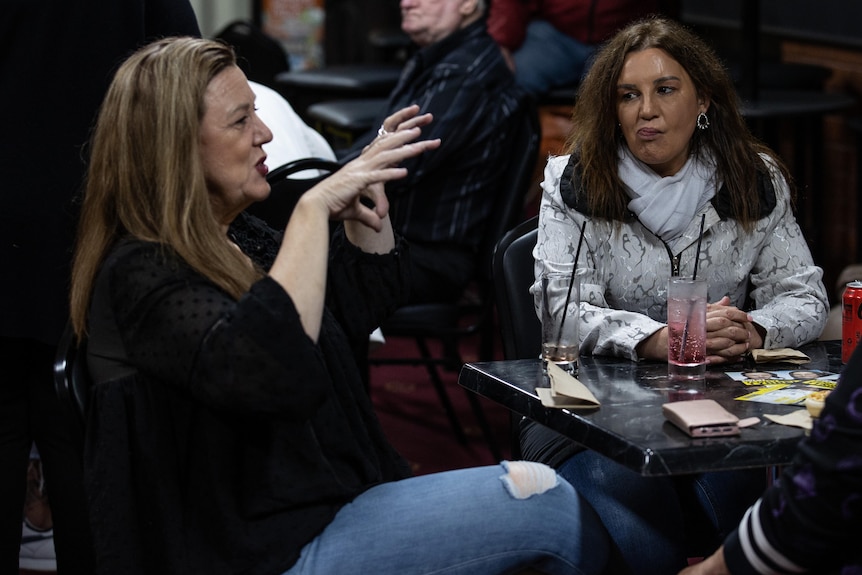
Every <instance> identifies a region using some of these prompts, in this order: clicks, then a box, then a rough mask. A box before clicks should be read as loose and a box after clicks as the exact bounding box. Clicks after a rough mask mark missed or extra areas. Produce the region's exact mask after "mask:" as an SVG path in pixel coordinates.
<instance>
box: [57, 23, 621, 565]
mask: <svg viewBox="0 0 862 575" xmlns="http://www.w3.org/2000/svg"><path fill="white" fill-rule="evenodd" d="M254 101H255V97H254V93H253V92H252V90H251V88H250V87H249V85H248V82H247V81H246V78H245V76H244V75H243V73H242V71H241V70H240V69H239V68H238V67H237V66H236V59H235V55H234V53H233V52H232V50H231V49H230V48H229V47H228V46H226V45H224V44H221V43H218V42H213V41H208V40H201V39H195V38H168V39H164V40H160V41H157V42H154V43H152V44H150V45H148V46H146V47H144V48H142V49H141V50H140V51H138V52H137V53H136V54H134V55H133V56H132V57H131V58H130V59H128V60H127V61H126V62H125V63H124V64H123V65H122V66H121V68H120V69H119V71H118V72H117V75H116V77H115V79H114V81H113V83H112V84H111V86H110V88H109V90H108V93H107V96H106V98H105V101H104V104H103V105H102V109H101V112H100V115H99V119H98V121H97V124H96V128H95V130H94V133H93V138H92V144H91V148H90V149H91V160H90V168H89V173H88V179H87V185H86V190H85V194H84V198H83V205H82V210H81V222H80V226H79V235H78V240H77V243H76V248H75V256H74V264H73V275H72V289H71V310H72V323H73V325H74V329H75V333H76V334H77V336H78V338H79V341H80V342H82V343H84V342H86V361H87V367H88V369H89V374H90V376H91V378H92V380H93V383H94V385H93V388H92V395H91V407H90V411H89V417H88V429H87V436H86V447H85V481H86V485H87V493H88V498H89V499H88V501H89V505H90V510H91V515H92V517H93V523H92V524H93V533H94V539H95V543H96V557H97V564H98V565H97V566H98V569H97V571H98V573H101V574H106V575H107V574H110V575H114V574H119V573H121V574H123V575H134V574H137V573H141V574H143V573H147V574H149V573H165V574H176V575H180V574H187V573H240V572H241V573H248V574H250V575H256V574H260V575H276V574H281V573H284V574H290V575H294V574H300V573H380V574H387V573H393V574H396V573H397V574H402V573H417V574H418V573H465V572H470V573H488V574H491V573H508V572H516V571H517V570H518V569H520V568H527V567H531V568H535V569H538V570H540V571H542V572H545V573H551V574H563V573H572V574H575V573H577V574H589V573H599V572H601V570H602V568H603V567H604V561H605V558H606V555H607V534H606V533H605V531H604V530H603V529H602V527H601V524H600V522H599V520H598V518H597V517H596V516H595V515H594V514H593V513H592V511H591V510H590V509H589V508H588V507H587V506H583V505H581V504H580V502H579V500H578V497H577V494H576V493H575V492H574V490H572V488H571V486H570V485H568V484H567V483H566V482H565V481H562V480H560V479H559V478H558V476H557V475H556V474H555V473H554V472H553V470H552V469H550V468H549V467H547V466H544V465H541V464H536V463H532V462H523V461H521V462H503V463H501V464H500V465H494V466H488V467H483V468H474V469H464V470H458V471H452V472H447V473H438V474H432V475H426V476H421V477H416V478H408V467H407V464H406V462H405V461H404V460H403V459H402V458H401V457H400V456H399V455H398V454H397V453H396V452H395V450H394V449H393V448H392V446H391V445H390V444H389V443H388V441H387V440H386V438H385V437H384V435H383V432H382V430H381V427H380V425H379V422H378V421H377V419H376V417H375V415H374V411H373V408H372V405H371V400H370V398H369V397H368V395H367V393H366V391H365V389H364V387H363V385H362V381H361V378H360V374H359V371H358V369H357V366H356V363H355V362H354V360H353V357H352V356H351V354H350V353H349V350H350V347H351V342H354V343H355V342H357V341H360V340H362V339H365V338H367V337H368V333H369V332H370V331H371V329H373V328H374V327H375V326H376V325H377V324H378V323H379V322H380V320H381V319H382V318H383V317H384V316H385V315H386V314H387V313H390V312H391V311H392V310H393V309H394V308H395V306H396V305H398V304H399V303H400V302H401V301H403V299H404V290H405V286H406V282H407V279H408V277H407V275H408V273H409V266H408V265H407V262H406V261H405V260H406V259H407V258H409V257H410V247H409V245H408V244H406V243H405V242H404V240H403V239H402V238H400V237H398V236H397V235H396V234H395V233H394V232H393V230H392V226H391V222H390V219H389V216H388V213H387V208H388V204H387V200H386V195H385V192H384V190H383V183H385V182H388V181H392V180H395V179H398V178H403V177H404V176H405V175H406V170H405V169H404V168H403V167H400V164H401V163H402V162H403V161H404V160H405V159H407V158H409V157H412V156H415V155H417V154H421V153H425V152H428V151H431V150H434V149H436V148H437V147H438V146H439V145H440V142H439V140H417V138H418V137H419V136H420V133H421V128H422V127H424V126H426V125H428V123H429V122H430V121H431V119H432V118H431V116H429V115H427V114H422V115H419V114H418V111H419V109H418V107H417V106H412V107H408V108H405V109H403V110H399V111H397V112H396V113H394V114H392V115H391V116H389V117H387V118H386V119H385V121H384V124H383V127H384V129H385V132H384V133H383V134H382V135H381V136H378V137H377V138H375V140H374V141H373V142H371V143H370V144H369V145H368V147H367V148H366V149H365V151H364V152H363V153H362V154H360V155H359V156H358V157H357V158H356V159H354V160H352V161H350V162H348V163H346V164H345V165H344V166H343V167H342V168H341V169H340V170H338V171H337V172H335V173H334V174H333V175H331V176H329V177H328V178H326V179H324V180H323V181H322V182H320V183H318V184H316V185H315V186H314V187H312V188H311V189H309V190H308V191H307V192H305V193H304V194H303V195H302V196H301V198H300V199H299V201H298V203H297V205H296V207H295V209H294V210H293V212H292V215H291V218H290V221H289V222H288V225H287V227H286V228H285V231H284V232H283V234H282V233H281V232H276V231H275V230H273V229H271V228H269V227H267V226H266V225H265V224H264V223H263V221H261V220H259V219H257V218H255V217H253V216H251V215H249V214H248V213H247V212H245V211H244V210H245V208H246V207H248V206H249V205H250V204H251V203H252V202H255V201H260V200H262V199H265V198H266V197H267V195H268V194H269V191H270V188H269V184H268V183H267V181H266V174H267V171H268V168H267V165H266V159H267V158H266V153H265V152H264V151H263V150H264V147H265V146H266V144H267V143H268V142H270V140H271V138H272V133H271V132H270V130H269V128H268V127H267V126H266V125H265V124H264V123H263V122H261V120H260V118H259V117H258V116H257V114H256V112H255V103H254ZM131 102H134V103H135V105H134V106H132V105H130V103H131ZM132 164H133V165H134V166H135V169H134V170H129V169H125V167H127V166H129V165H132ZM331 221H338V222H340V224H339V225H338V227H337V229H336V230H335V231H334V232H332V231H331V229H330V223H331Z"/></svg>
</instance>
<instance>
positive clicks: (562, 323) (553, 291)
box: [541, 272, 581, 373]
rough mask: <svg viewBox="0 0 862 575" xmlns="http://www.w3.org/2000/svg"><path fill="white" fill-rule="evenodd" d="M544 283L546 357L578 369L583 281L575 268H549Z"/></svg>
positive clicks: (570, 371)
mask: <svg viewBox="0 0 862 575" xmlns="http://www.w3.org/2000/svg"><path fill="white" fill-rule="evenodd" d="M541 286H542V309H541V311H542V313H541V319H542V359H543V360H544V361H545V362H549V361H552V362H554V363H556V364H557V365H559V366H560V367H561V368H563V369H564V370H566V371H568V372H569V373H575V372H577V369H578V349H579V346H580V341H579V340H578V323H580V301H581V297H580V296H581V289H580V288H581V286H580V281H579V279H578V277H577V275H574V276H573V275H572V273H571V272H545V273H544V274H542V277H541Z"/></svg>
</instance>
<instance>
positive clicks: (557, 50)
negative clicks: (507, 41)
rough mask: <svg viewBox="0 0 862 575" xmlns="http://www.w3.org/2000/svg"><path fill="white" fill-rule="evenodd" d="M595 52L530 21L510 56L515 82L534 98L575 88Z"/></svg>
mask: <svg viewBox="0 0 862 575" xmlns="http://www.w3.org/2000/svg"><path fill="white" fill-rule="evenodd" d="M595 51H596V47H595V46H594V45H590V44H582V43H581V42H579V41H577V40H575V39H574V38H572V37H570V36H566V35H565V34H563V33H562V32H560V31H559V30H557V29H556V28H554V27H553V26H552V25H551V24H549V23H548V22H545V21H544V20H533V21H532V22H530V23H529V24H528V25H527V36H526V38H525V39H524V43H523V44H521V46H520V47H519V48H518V49H517V50H515V52H513V54H512V58H513V59H514V61H515V80H517V82H518V84H520V85H521V86H522V87H523V88H524V89H525V90H527V91H528V92H530V93H531V94H534V95H540V94H545V93H547V92H548V91H550V90H551V89H552V88H557V87H559V86H571V85H574V84H578V83H579V82H580V81H581V78H582V77H583V75H584V73H585V72H586V70H587V63H588V62H589V60H590V59H591V58H592V56H593V54H594V53H595Z"/></svg>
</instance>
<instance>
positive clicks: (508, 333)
mask: <svg viewBox="0 0 862 575" xmlns="http://www.w3.org/2000/svg"><path fill="white" fill-rule="evenodd" d="M538 222H539V217H538V216H535V217H532V218H530V219H529V220H527V221H525V222H522V223H521V224H519V225H518V226H516V227H515V228H514V229H512V230H510V231H509V232H508V233H506V235H505V236H503V239H501V240H500V242H499V243H498V244H497V248H496V250H495V251H494V263H493V266H494V286H495V290H496V295H497V317H498V318H499V321H500V332H501V335H502V337H503V355H504V357H505V358H506V359H528V358H535V357H539V353H540V351H541V347H542V346H541V339H542V326H541V323H540V322H539V318H538V317H537V316H536V308H535V305H534V303H533V296H532V295H531V294H530V291H529V290H530V286H531V285H532V284H533V281H534V271H533V268H534V259H533V248H534V247H535V246H536V238H537V236H538V229H537V227H538Z"/></svg>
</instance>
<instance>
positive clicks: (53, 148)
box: [0, 0, 199, 575]
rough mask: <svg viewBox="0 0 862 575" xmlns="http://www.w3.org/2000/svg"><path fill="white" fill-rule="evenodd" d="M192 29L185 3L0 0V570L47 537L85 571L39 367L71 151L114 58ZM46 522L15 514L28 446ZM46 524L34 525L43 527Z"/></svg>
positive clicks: (56, 286) (79, 149)
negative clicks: (40, 481)
mask: <svg viewBox="0 0 862 575" xmlns="http://www.w3.org/2000/svg"><path fill="white" fill-rule="evenodd" d="M171 34H199V29H198V24H197V20H196V18H195V14H194V11H193V10H192V8H191V6H190V5H189V3H188V1H187V0H148V1H145V0H123V1H122V2H117V1H116V0H89V1H87V2H64V1H60V0H44V1H41V0H40V1H39V2H32V1H31V0H6V1H4V2H3V3H2V7H0V39H2V40H0V78H2V87H0V108H2V109H3V110H5V111H6V122H5V124H4V129H3V130H4V137H3V138H2V141H0V181H2V187H0V194H2V202H3V209H2V210H0V261H2V262H3V278H4V281H2V282H0V302H2V303H0V363H2V365H3V370H4V371H3V380H2V384H0V572H2V573H17V572H18V571H17V570H18V564H19V554H20V556H21V557H22V558H30V557H32V555H33V554H32V553H31V550H28V549H22V548H21V542H22V532H26V535H27V540H26V541H25V542H24V545H31V544H32V545H37V546H39V547H40V548H42V547H44V546H45V541H44V537H45V536H50V535H51V534H53V538H54V548H55V551H56V567H57V571H58V573H59V574H60V575H65V574H70V573H86V574H88V575H89V574H90V573H92V567H93V559H92V545H91V539H90V535H89V529H88V524H87V516H86V505H85V498H84V493H83V488H82V485H81V452H80V451H81V446H80V445H79V444H78V443H77V442H76V441H75V437H76V435H75V434H74V433H72V432H71V431H70V429H73V428H70V427H69V425H70V422H69V420H68V419H67V417H66V412H65V411H63V406H62V405H61V404H60V403H59V401H58V400H57V396H56V394H55V392H54V385H53V363H54V356H55V354H56V346H57V342H58V341H59V339H60V335H61V334H62V332H63V328H64V326H65V324H66V322H67V320H68V317H69V310H68V287H69V261H70V259H71V247H72V236H73V229H74V223H75V220H76V217H75V214H76V205H75V204H74V203H73V202H72V198H73V196H75V194H76V193H77V192H78V191H79V188H80V185H81V181H82V178H83V175H84V171H85V163H84V159H83V156H84V152H83V147H84V144H85V143H86V141H87V137H88V135H89V131H90V127H91V125H92V122H93V120H94V117H95V114H96V110H97V108H98V106H99V103H100V102H101V100H102V96H103V94H104V92H105V89H106V88H107V86H108V83H109V82H110V79H111V74H112V72H113V70H114V69H115V68H116V66H117V64H118V63H119V62H120V61H121V60H122V59H123V58H125V57H126V56H128V54H129V53H130V52H132V51H133V50H134V49H136V48H138V47H139V46H140V45H142V44H143V43H145V41H146V40H149V39H152V38H155V37H158V36H163V35H171ZM34 442H35V444H36V446H37V448H38V452H39V455H40V457H41V464H42V470H43V472H44V478H45V487H46V491H47V493H48V494H49V499H50V507H51V512H52V513H51V515H52V521H53V531H41V532H38V533H37V532H35V531H34V530H33V529H30V528H28V526H27V524H26V523H24V525H23V527H22V509H23V508H24V500H25V492H26V489H27V487H26V486H27V468H28V464H29V459H30V451H31V447H32V444H33V443H34ZM48 526H49V524H47V523H46V524H44V525H42V527H43V528H45V529H47V528H48Z"/></svg>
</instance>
